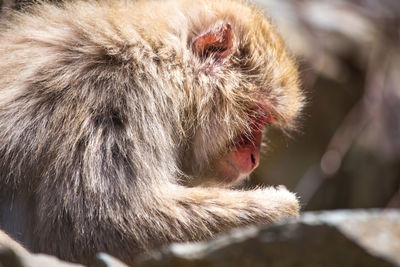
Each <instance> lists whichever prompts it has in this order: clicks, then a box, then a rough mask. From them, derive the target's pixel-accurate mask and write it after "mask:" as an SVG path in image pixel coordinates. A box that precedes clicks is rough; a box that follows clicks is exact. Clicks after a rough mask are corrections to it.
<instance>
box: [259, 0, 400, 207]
mask: <svg viewBox="0 0 400 267" xmlns="http://www.w3.org/2000/svg"><path fill="white" fill-rule="evenodd" d="M255 2H256V4H257V5H258V6H260V7H262V8H263V9H264V10H265V12H266V13H267V14H268V15H270V16H271V17H272V20H273V21H274V22H275V24H276V25H277V27H278V30H279V31H280V33H281V34H282V36H283V37H284V39H285V40H286V43H287V44H288V46H289V47H290V49H291V51H292V52H293V53H294V55H295V56H296V57H297V58H298V62H299V67H300V72H301V76H302V83H303V88H304V90H305V91H306V93H307V95H308V99H309V102H308V105H307V107H306V109H305V111H304V113H303V118H302V127H301V128H300V131H299V132H297V133H294V134H293V136H292V137H290V138H288V137H285V136H283V135H282V134H281V133H279V132H274V131H273V132H271V133H270V135H269V137H270V140H271V141H270V144H269V145H268V148H267V153H264V156H263V159H262V161H261V164H260V167H259V168H258V169H257V171H256V173H255V174H254V176H253V178H252V183H254V184H259V183H264V184H272V185H278V184H285V185H286V186H287V187H288V188H289V189H290V190H294V191H296V192H297V193H298V195H299V196H300V198H301V202H302V205H303V210H322V209H343V208H349V209H354V208H400V43H399V41H400V38H399V37H400V1H399V0H380V1H376V0H343V1H342V0H335V1H333V0H285V1H283V0H256V1H255Z"/></svg>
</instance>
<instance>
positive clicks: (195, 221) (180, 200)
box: [160, 186, 299, 240]
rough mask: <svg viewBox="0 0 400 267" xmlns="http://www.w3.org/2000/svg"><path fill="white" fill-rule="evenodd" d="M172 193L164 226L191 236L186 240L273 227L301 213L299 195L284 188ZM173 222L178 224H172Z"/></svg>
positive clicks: (199, 189) (183, 189)
mask: <svg viewBox="0 0 400 267" xmlns="http://www.w3.org/2000/svg"><path fill="white" fill-rule="evenodd" d="M168 192H169V193H168V194H167V195H166V196H164V198H167V199H165V200H164V201H165V202H164V203H165V204H166V205H165V207H162V208H161V210H160V212H162V213H165V214H164V215H165V218H166V221H165V222H163V223H165V227H166V228H167V229H168V228H170V229H171V233H174V231H176V232H177V233H176V234H178V236H180V235H185V233H189V234H188V235H187V236H186V237H183V239H184V240H195V239H196V238H198V239H201V238H204V237H207V236H212V235H213V234H215V233H218V232H221V231H225V230H229V229H231V228H234V227H238V226H243V225H248V224H251V223H254V224H269V223H273V222H276V221H279V220H281V219H284V218H290V217H297V216H298V213H299V204H298V201H297V199H296V197H295V195H294V194H293V193H290V192H289V191H287V190H286V189H285V188H284V187H278V188H272V187H269V188H260V189H256V190H248V191H244V190H241V191H239V190H229V189H221V188H215V187H212V188H202V187H193V188H186V187H180V186H178V187H175V189H172V190H169V191H168ZM177 214H180V215H181V216H179V217H177V216H176V215H177ZM171 221H175V223H176V224H177V225H170V223H169V222H171ZM179 238H180V239H182V236H180V237H179Z"/></svg>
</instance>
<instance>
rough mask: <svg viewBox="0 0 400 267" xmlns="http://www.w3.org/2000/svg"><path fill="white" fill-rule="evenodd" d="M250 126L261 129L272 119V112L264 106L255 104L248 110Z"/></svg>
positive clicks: (253, 128)
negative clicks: (255, 105) (254, 106)
mask: <svg viewBox="0 0 400 267" xmlns="http://www.w3.org/2000/svg"><path fill="white" fill-rule="evenodd" d="M250 120H251V121H250V127H251V129H252V130H256V131H257V130H259V131H260V130H262V128H263V126H264V125H265V124H270V123H272V122H273V121H274V117H273V116H272V113H271V112H270V111H269V109H268V108H267V107H266V106H264V105H263V106H257V107H256V108H253V109H252V110H251V111H250Z"/></svg>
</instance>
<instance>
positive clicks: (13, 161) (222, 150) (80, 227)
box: [0, 0, 303, 264]
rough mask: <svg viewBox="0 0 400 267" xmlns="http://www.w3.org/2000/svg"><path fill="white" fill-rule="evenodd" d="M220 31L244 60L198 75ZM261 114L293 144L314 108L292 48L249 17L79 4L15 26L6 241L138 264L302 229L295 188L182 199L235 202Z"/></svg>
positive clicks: (7, 63) (6, 35)
mask: <svg viewBox="0 0 400 267" xmlns="http://www.w3.org/2000/svg"><path fill="white" fill-rule="evenodd" d="M218 23H229V24H230V25H232V29H233V32H234V34H235V39H234V43H233V49H232V54H230V55H229V56H228V57H227V58H226V59H224V62H222V63H218V62H215V60H213V58H212V57H211V58H206V59H200V58H199V57H198V56H197V55H195V54H194V53H193V51H192V50H191V48H190V47H191V44H192V41H193V39H194V38H195V37H196V36H199V35H200V34H201V33H203V32H206V31H207V30H209V29H210V28H211V27H214V26H215V25H217V24H218ZM260 103H262V105H266V106H268V109H269V110H270V112H271V114H272V115H273V117H274V122H273V124H274V125H276V126H278V127H281V128H282V129H291V128H294V121H295V118H296V117H297V116H298V113H299V111H300V109H301V107H302V105H303V96H302V93H301V91H300V89H299V86H298V75H297V70H296V66H295V63H294V61H293V60H292V58H291V56H290V55H289V53H288V52H287V50H286V48H285V46H284V44H283V43H282V40H281V38H280V37H279V36H278V35H277V34H276V32H275V29H274V27H273V26H272V25H271V23H270V22H269V21H268V19H266V18H265V16H264V15H263V14H262V13H261V12H260V11H259V10H257V9H256V8H254V7H253V6H251V5H248V4H246V3H244V2H241V1H234V0H220V1H211V0H196V1H189V0H178V1H170V0H169V1H137V2H135V1H132V2H130V1H108V2H107V1H104V2H103V1H101V2H91V1H90V2H83V1H74V2H66V3H64V4H62V5H60V6H56V5H51V4H44V3H43V4H41V5H38V6H37V7H34V8H32V9H31V10H29V11H28V12H25V13H18V14H15V16H13V19H12V20H11V21H10V22H9V24H8V25H5V27H4V29H3V31H2V32H1V33H0V209H1V211H2V212H1V213H0V226H1V227H2V228H5V229H8V231H9V232H10V233H11V234H13V232H14V234H13V237H14V238H16V239H18V240H20V241H21V242H22V243H24V244H25V245H26V246H27V247H28V248H29V249H31V250H32V251H34V252H42V253H49V254H54V255H57V256H58V257H60V258H62V259H66V260H69V261H76V262H81V263H86V264H90V263H91V262H92V259H93V255H94V254H95V253H97V252H99V251H105V252H108V253H110V254H112V255H114V256H116V257H119V258H121V259H122V260H124V261H125V262H127V263H132V262H133V260H134V258H135V256H136V255H137V254H138V253H141V252H145V251H148V250H150V249H153V248H155V247H158V246H161V245H164V244H167V243H169V242H172V241H189V240H201V239H204V238H208V237H212V236H213V235H214V234H216V233H219V232H221V231H225V230H228V229H231V228H233V227H238V226H243V225H247V224H252V223H258V224H267V223H271V222H275V221H277V220H280V219H282V218H286V217H292V216H297V214H298V209H299V206H298V201H297V199H296V197H295V196H294V195H293V194H292V193H290V192H288V191H287V190H286V189H284V188H283V187H280V188H259V189H255V190H248V191H244V190H232V189H228V188H221V187H218V186H213V187H187V186H184V184H191V183H192V182H193V181H197V182H194V184H197V183H202V182H204V183H206V182H207V183H209V181H213V183H212V184H214V185H216V184H217V185H218V184H222V185H223V186H224V187H229V185H230V183H226V182H224V181H221V180H219V177H215V173H216V172H215V170H216V164H217V163H218V162H219V159H221V158H223V157H224V155H226V154H227V153H230V151H231V149H232V144H233V143H234V142H235V138H237V136H238V135H240V134H242V133H245V134H249V133H250V129H249V128H250V126H249V109H251V108H252V107H253V106H254V105H259V104H260ZM199 181H200V182H199ZM12 223H19V224H20V226H19V227H18V226H11V224H12ZM18 233H19V234H18Z"/></svg>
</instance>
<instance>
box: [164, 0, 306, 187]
mask: <svg viewBox="0 0 400 267" xmlns="http://www.w3.org/2000/svg"><path fill="white" fill-rule="evenodd" d="M183 10H184V12H186V13H185V14H184V16H182V17H185V18H189V19H187V20H186V21H184V22H181V24H180V25H179V27H177V28H178V30H176V31H178V34H177V35H178V36H180V39H181V41H180V42H178V41H177V42H176V44H174V46H176V47H177V48H176V51H177V54H178V55H180V58H181V59H180V60H181V62H180V63H179V64H182V65H183V66H184V68H183V69H184V74H183V75H182V76H183V77H184V78H182V81H181V82H179V83H177V84H181V86H180V88H182V91H183V94H182V96H181V100H180V104H181V107H180V121H181V123H182V129H183V132H184V134H183V135H182V136H183V137H182V140H183V142H182V144H183V145H182V147H183V148H182V153H181V156H180V157H181V158H180V161H181V166H182V170H183V172H184V173H186V174H188V175H189V176H192V177H194V179H193V182H194V183H195V184H197V183H213V184H215V183H216V184H220V185H232V184H235V183H237V182H238V181H240V180H242V179H243V178H244V177H247V176H248V175H249V174H250V173H251V172H252V171H253V170H254V169H255V168H256V167H257V166H258V163H259V153H260V147H261V144H262V139H263V136H264V134H263V133H264V130H265V129H266V128H268V127H273V126H277V127H279V128H281V129H283V130H290V129H293V128H295V118H296V117H297V116H298V114H299V111H300V109H301V107H302V106H303V102H304V97H303V94H302V92H301V90H300V88H299V82H298V73H297V66H296V64H295V62H294V60H293V58H292V57H291V55H290V54H289V53H288V51H287V50H286V47H285V45H284V44H283V41H282V39H281V38H280V36H279V35H278V34H277V33H276V31H275V28H274V26H273V25H272V24H271V23H270V21H269V20H268V19H267V18H266V17H265V15H264V14H262V13H261V12H260V11H259V10H258V9H256V8H254V7H252V6H251V5H248V4H245V3H243V2H240V1H238V2H233V3H232V1H229V2H227V1H224V0H221V1H192V2H191V3H190V4H188V3H187V2H186V6H185V7H184V9H183ZM176 20H177V21H179V18H177V19H176ZM171 24H173V22H171ZM175 79H176V78H175ZM188 158H190V159H191V160H187V159H188ZM196 177H202V179H201V180H200V181H199V179H196Z"/></svg>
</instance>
